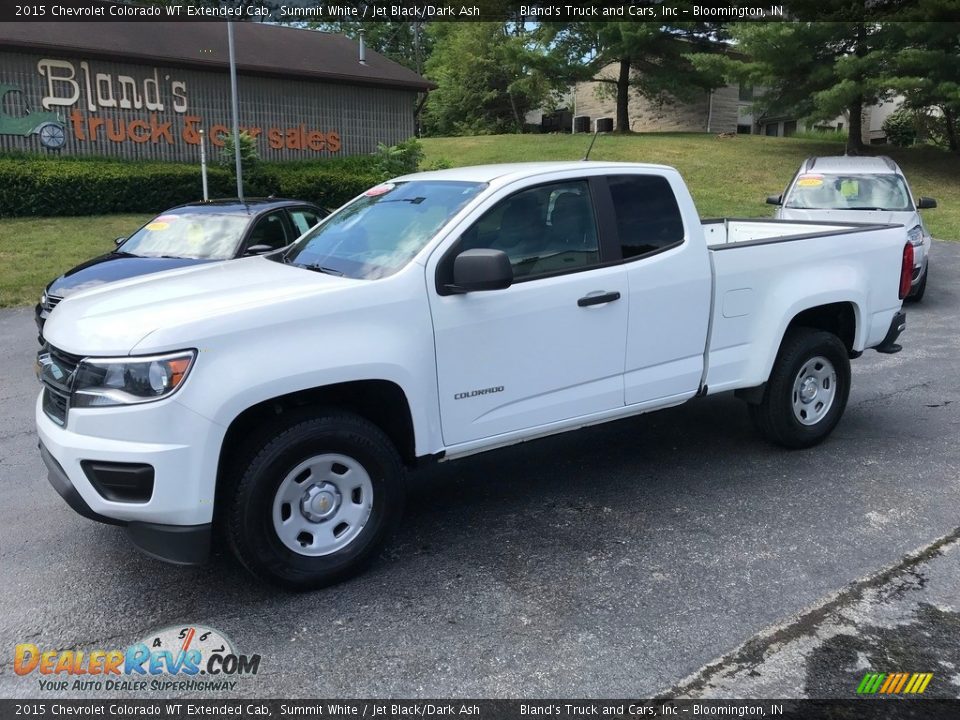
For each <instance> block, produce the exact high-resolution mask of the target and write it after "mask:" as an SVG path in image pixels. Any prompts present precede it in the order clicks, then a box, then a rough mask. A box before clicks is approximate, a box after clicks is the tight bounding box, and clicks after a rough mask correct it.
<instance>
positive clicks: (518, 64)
mask: <svg viewBox="0 0 960 720" xmlns="http://www.w3.org/2000/svg"><path fill="white" fill-rule="evenodd" d="M429 33H430V35H431V36H432V39H433V43H434V45H433V53H432V55H431V56H430V59H429V60H428V61H427V63H426V75H427V77H428V78H430V79H431V80H433V81H434V82H436V83H437V85H438V87H437V89H436V90H434V91H433V92H431V93H430V95H429V97H428V99H427V104H426V106H425V108H424V115H423V125H424V129H425V131H426V132H427V133H428V134H434V135H460V134H480V133H502V132H520V131H522V129H523V121H524V116H525V115H526V114H527V112H529V111H530V110H532V109H535V108H538V107H540V106H541V105H542V104H544V103H545V102H547V101H548V99H549V97H550V95H551V93H552V91H553V90H554V89H555V85H554V83H553V82H552V80H551V76H550V74H549V73H547V72H545V71H544V68H543V66H544V62H545V55H544V53H543V52H542V50H541V48H540V47H539V46H538V45H537V43H536V38H535V37H533V36H532V35H531V34H529V33H527V32H524V31H523V30H522V29H520V31H518V29H517V27H516V25H510V24H507V23H504V22H462V23H456V22H448V23H433V24H432V25H430V26H429Z"/></svg>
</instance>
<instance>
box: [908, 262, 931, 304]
mask: <svg viewBox="0 0 960 720" xmlns="http://www.w3.org/2000/svg"><path fill="white" fill-rule="evenodd" d="M929 275H930V264H929V263H928V264H927V269H926V270H924V272H923V277H922V278H920V282H919V283H917V289H916V290H914V291H913V294H912V295H909V296H908V297H907V299H908V300H910V301H911V302H920V301H921V300H923V294H924V293H925V292H927V277H928V276H929Z"/></svg>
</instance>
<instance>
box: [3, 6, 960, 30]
mask: <svg viewBox="0 0 960 720" xmlns="http://www.w3.org/2000/svg"><path fill="white" fill-rule="evenodd" d="M218 20H235V21H247V22H250V21H253V22H285V23H296V22H302V23H309V22H334V21H354V22H383V21H390V20H392V21H397V20H400V21H408V22H438V21H439V22H457V21H459V22H464V21H482V20H511V21H515V22H516V21H525V22H576V21H604V20H610V21H630V22H670V23H673V22H744V21H751V22H771V21H773V22H783V21H813V22H818V21H838V22H857V21H871V22H879V21H898V22H908V21H944V22H958V23H960V0H779V1H778V0H774V1H773V2H759V1H749V0H748V1H746V2H744V1H742V0H730V1H729V2H723V1H722V0H721V1H717V0H702V1H701V2H690V1H688V0H594V1H593V2H579V1H574V0H557V1H556V2H553V1H551V0H527V1H526V2H512V1H509V0H473V1H472V2H471V1H469V0H466V1H464V0H450V1H449V2H447V1H445V0H436V1H433V2H426V1H424V0H329V1H328V0H32V1H31V0H24V1H23V2H20V1H19V0H2V2H0V21H3V22H38V21H39V22H131V21H143V22H160V21H164V22H191V21H207V22H210V21H218ZM958 31H960V28H958Z"/></svg>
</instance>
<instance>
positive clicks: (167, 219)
mask: <svg viewBox="0 0 960 720" xmlns="http://www.w3.org/2000/svg"><path fill="white" fill-rule="evenodd" d="M176 219H177V216H176V215H159V216H157V217H155V218H154V219H153V220H152V221H151V222H150V223H149V224H148V225H147V230H153V231H155V232H156V231H159V230H166V229H167V228H168V227H170V223H172V222H173V221H174V220H176Z"/></svg>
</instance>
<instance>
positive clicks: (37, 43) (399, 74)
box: [0, 21, 436, 91]
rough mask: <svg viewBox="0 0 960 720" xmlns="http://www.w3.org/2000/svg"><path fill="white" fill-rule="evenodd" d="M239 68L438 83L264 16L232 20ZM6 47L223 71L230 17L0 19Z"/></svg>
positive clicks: (1, 45)
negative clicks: (262, 19)
mask: <svg viewBox="0 0 960 720" xmlns="http://www.w3.org/2000/svg"><path fill="white" fill-rule="evenodd" d="M234 33H235V40H236V55H237V70H238V72H241V73H244V74H255V75H271V76H278V77H291V76H293V77H300V78H305V79H312V80H322V81H326V82H337V83H346V84H359V85H376V86H380V87H392V88H406V89H410V90H419V91H426V90H429V89H431V88H434V87H436V86H435V85H434V84H433V83H431V82H430V81H428V80H426V79H425V78H423V77H421V76H420V75H418V74H417V73H415V72H413V71H412V70H408V69H407V68H405V67H403V66H402V65H400V64H398V63H395V62H393V61H392V60H389V59H387V58H385V57H384V56H383V55H380V54H379V53H376V52H374V51H372V50H370V49H369V48H368V49H367V51H366V63H365V64H361V63H360V62H359V50H358V46H357V43H356V42H355V41H353V40H351V39H350V38H348V37H346V36H344V35H335V34H333V33H322V32H317V31H315V30H303V29H299V28H291V27H287V26H283V25H268V24H265V23H260V22H236V23H234ZM0 49H8V50H9V49H20V50H32V51H40V52H44V53H51V54H53V53H56V54H59V55H72V56H77V55H79V56H83V57H93V58H101V59H110V60H114V61H121V62H122V61H127V62H138V63H149V64H162V65H173V66H181V67H193V68H197V69H206V70H224V69H226V68H227V67H228V66H229V61H228V58H229V54H228V49H227V25H226V23H224V22H200V21H196V22H24V23H0Z"/></svg>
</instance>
